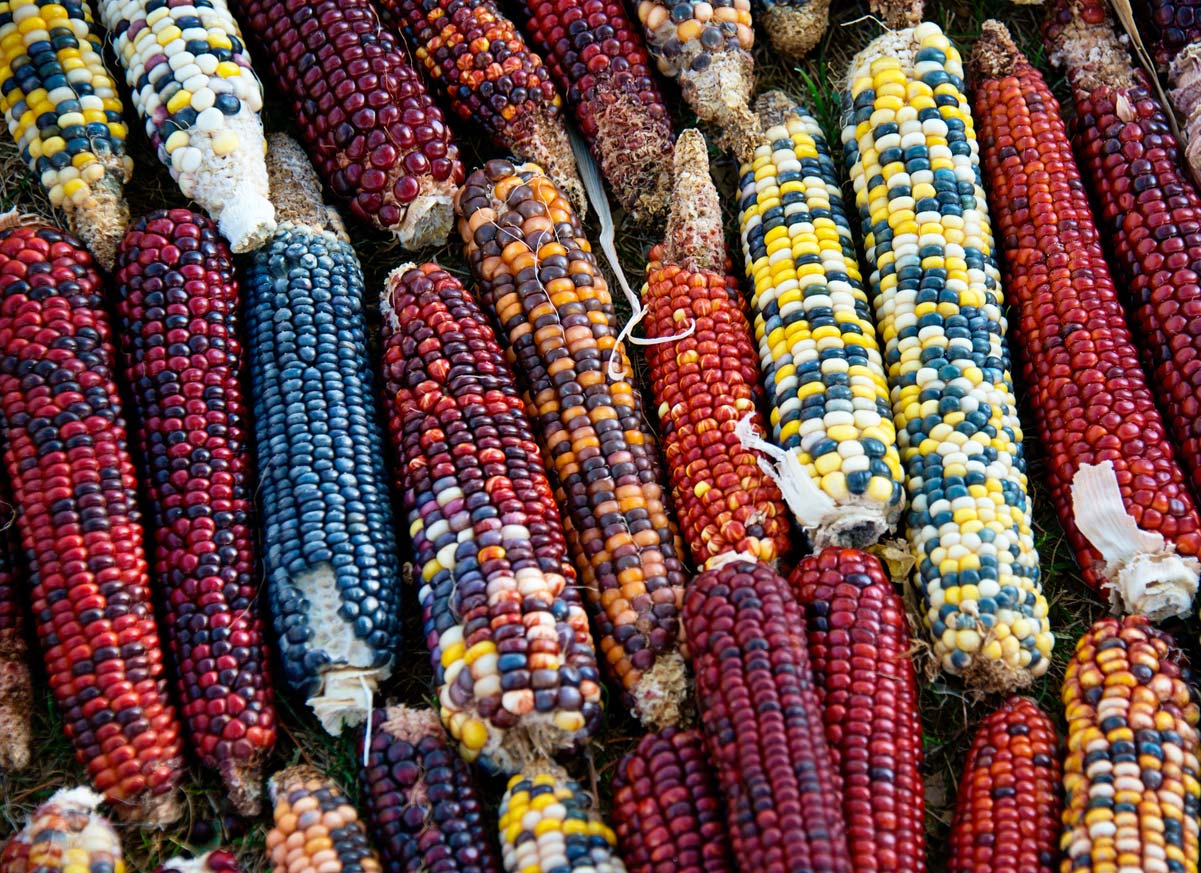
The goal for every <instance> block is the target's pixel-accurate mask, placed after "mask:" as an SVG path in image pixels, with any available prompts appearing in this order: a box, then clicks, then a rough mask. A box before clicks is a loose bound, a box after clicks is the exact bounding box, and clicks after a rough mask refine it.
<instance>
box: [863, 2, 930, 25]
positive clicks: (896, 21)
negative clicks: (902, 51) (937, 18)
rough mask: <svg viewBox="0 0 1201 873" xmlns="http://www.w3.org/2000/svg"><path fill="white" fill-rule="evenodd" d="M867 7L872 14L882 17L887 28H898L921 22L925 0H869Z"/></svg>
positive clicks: (924, 9)
mask: <svg viewBox="0 0 1201 873" xmlns="http://www.w3.org/2000/svg"><path fill="white" fill-rule="evenodd" d="M868 8H869V9H870V10H871V13H872V15H876V16H879V17H880V18H883V19H884V24H885V25H886V26H887V27H888V28H889V29H891V30H899V29H901V28H902V27H913V26H914V25H915V24H919V23H921V20H922V16H923V15H924V14H925V11H926V0H871V2H870V3H869V4H868Z"/></svg>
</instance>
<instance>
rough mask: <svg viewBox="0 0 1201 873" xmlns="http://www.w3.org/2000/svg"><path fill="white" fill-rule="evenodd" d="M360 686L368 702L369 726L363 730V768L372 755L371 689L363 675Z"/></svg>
mask: <svg viewBox="0 0 1201 873" xmlns="http://www.w3.org/2000/svg"><path fill="white" fill-rule="evenodd" d="M359 684H360V685H361V686H363V696H364V697H365V698H366V701H367V703H366V709H367V726H366V727H364V728H363V766H364V767H366V766H367V761H368V759H369V757H370V754H371V689H370V688H368V687H367V680H366V679H364V678H363V677H362V676H361V675H360V676H359Z"/></svg>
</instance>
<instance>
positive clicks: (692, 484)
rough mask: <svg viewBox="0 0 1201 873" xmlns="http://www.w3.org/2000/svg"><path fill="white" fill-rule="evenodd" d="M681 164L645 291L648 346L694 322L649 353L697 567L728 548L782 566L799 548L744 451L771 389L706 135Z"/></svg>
mask: <svg viewBox="0 0 1201 873" xmlns="http://www.w3.org/2000/svg"><path fill="white" fill-rule="evenodd" d="M674 163H675V170H674V175H675V188H674V190H673V192H672V195H671V197H670V201H671V214H670V215H669V217H668V222H667V241H666V243H664V244H663V245H659V246H656V247H655V248H654V249H652V250H651V253H650V262H649V263H648V264H647V268H646V285H645V286H643V289H642V296H643V305H644V306H645V307H646V312H647V318H646V321H645V324H646V335H647V338H648V339H657V338H659V337H672V336H675V335H677V334H679V333H680V331H681V329H682V328H684V327H687V326H688V325H689V324H690V323H691V324H693V325H695V330H694V331H693V332H692V333H691V334H690V335H688V336H685V337H681V338H680V339H678V340H676V341H675V342H670V343H664V344H658V345H650V346H648V347H647V349H646V360H647V364H648V365H649V368H650V374H651V382H652V387H653V391H654V395H655V400H657V401H658V403H659V421H660V426H661V428H662V432H663V453H664V456H665V457H666V459H667V471H668V474H669V475H670V477H671V484H672V496H673V497H674V498H675V499H674V503H675V506H676V508H677V511H678V512H679V515H680V522H681V527H682V529H683V533H684V539H685V541H686V542H687V543H688V545H689V546H690V547H691V549H692V557H693V560H694V561H696V563H697V565H698V566H704V564H705V562H706V561H708V560H710V559H711V558H717V557H720V556H722V555H725V554H728V553H730V552H738V553H740V554H743V555H745V556H747V557H750V558H755V559H758V560H761V561H764V562H766V563H773V562H774V561H776V559H778V558H779V557H780V556H781V555H784V554H786V553H787V552H788V549H789V538H788V517H787V512H786V510H785V508H784V501H783V498H782V497H781V496H780V489H779V488H777V487H776V484H775V482H773V481H772V479H771V478H770V477H769V476H768V474H767V473H766V472H765V471H763V470H761V469H760V467H759V458H758V455H757V454H756V453H755V452H754V451H751V450H750V449H748V448H740V446H739V436H738V433H737V431H738V428H739V424H740V422H741V421H742V420H743V419H744V418H749V421H748V422H747V425H744V426H758V427H760V429H762V424H763V419H762V416H761V415H760V414H759V412H758V409H757V401H758V400H759V399H760V397H761V396H762V391H761V390H760V383H759V368H758V366H757V364H756V361H755V347H754V343H753V342H752V341H751V331H750V325H749V324H748V323H747V319H746V313H745V312H744V304H743V302H742V296H741V292H740V291H739V289H738V282H737V280H736V279H734V277H733V276H730V275H729V274H728V272H727V264H728V262H729V259H728V258H727V257H726V248H725V238H724V236H723V233H722V226H721V204H720V202H719V200H718V197H717V189H716V188H714V187H713V182H712V180H711V179H710V178H709V157H708V154H707V153H706V149H705V140H704V138H703V137H702V136H701V134H700V132H699V131H696V130H686V131H684V132H683V133H682V134H680V139H679V142H678V143H677V144H676V150H675V162H674Z"/></svg>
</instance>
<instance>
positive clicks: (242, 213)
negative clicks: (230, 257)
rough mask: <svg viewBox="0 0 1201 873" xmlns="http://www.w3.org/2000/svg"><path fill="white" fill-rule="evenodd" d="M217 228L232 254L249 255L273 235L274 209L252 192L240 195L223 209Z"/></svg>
mask: <svg viewBox="0 0 1201 873" xmlns="http://www.w3.org/2000/svg"><path fill="white" fill-rule="evenodd" d="M217 229H218V230H220V231H221V235H222V236H223V237H225V238H226V239H227V240H229V247H230V249H232V250H233V252H234V254H239V255H240V254H242V253H244V252H252V251H254V250H255V249H257V248H258V247H259V246H261V245H263V244H264V243H266V242H267V240H269V239H271V235H272V234H273V233H275V206H273V205H272V203H271V201H270V200H268V199H267V198H266V197H264V196H262V195H261V194H258V193H256V192H254V191H246V192H242V193H240V194H238V195H237V196H236V197H234V198H233V199H231V200H229V201H227V202H226V204H225V206H224V207H222V209H221V215H220V216H218V218H217Z"/></svg>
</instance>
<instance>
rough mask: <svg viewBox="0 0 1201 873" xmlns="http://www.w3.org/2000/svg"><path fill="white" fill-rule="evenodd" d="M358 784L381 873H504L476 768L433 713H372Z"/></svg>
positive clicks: (402, 708) (400, 709) (395, 709)
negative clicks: (485, 817)
mask: <svg viewBox="0 0 1201 873" xmlns="http://www.w3.org/2000/svg"><path fill="white" fill-rule="evenodd" d="M360 782H361V784H362V790H363V796H364V804H365V809H366V813H367V820H368V822H369V824H370V825H371V832H372V834H373V835H374V836H375V841H376V843H377V845H378V846H379V847H380V857H381V859H382V860H383V867H384V870H387V871H390V873H403V871H407V870H430V871H434V870H439V871H447V873H500V870H501V866H500V855H499V853H498V852H497V850H496V843H495V837H494V835H493V834H490V833H488V829H487V828H486V827H485V826H484V823H483V804H481V803H480V800H479V798H478V796H477V795H476V790H475V781H474V780H473V779H472V776H471V768H470V767H468V766H467V763H466V762H465V761H464V760H463V758H462V757H460V756H459V755H457V754H456V753H455V752H454V750H453V749H452V748H451V745H450V743H448V742H447V736H446V731H444V730H443V728H442V723H441V721H440V720H439V719H438V714H437V713H436V712H435V711H434V710H432V709H413V708H411V707H407V706H390V707H388V708H387V709H386V710H382V709H377V710H375V711H374V712H373V713H372V727H371V745H370V747H369V750H368V758H367V762H366V764H365V765H364V767H363V769H362V770H361V771H360Z"/></svg>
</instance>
